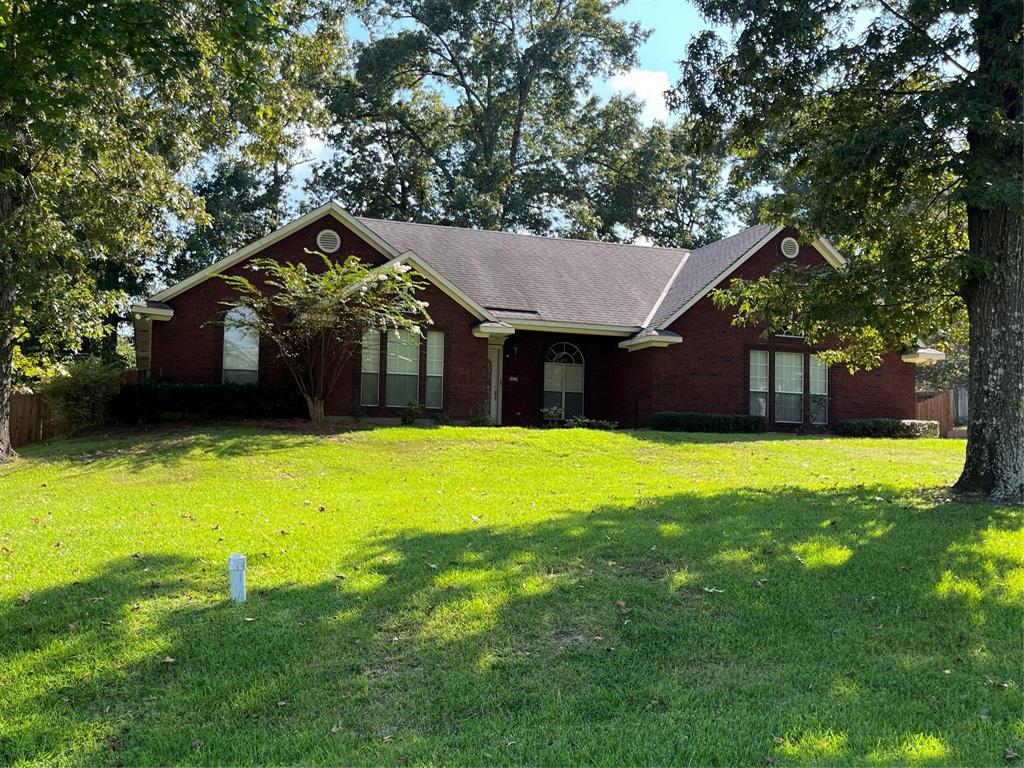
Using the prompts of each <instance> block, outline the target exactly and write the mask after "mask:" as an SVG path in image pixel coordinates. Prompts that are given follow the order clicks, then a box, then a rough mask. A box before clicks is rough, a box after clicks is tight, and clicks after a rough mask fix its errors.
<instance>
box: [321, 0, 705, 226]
mask: <svg viewBox="0 0 1024 768" xmlns="http://www.w3.org/2000/svg"><path fill="white" fill-rule="evenodd" d="M620 5H621V3H620V2H618V0H568V1H567V2H566V1H561V0H539V1H538V0H466V1H465V2H458V3H450V2H435V1H434V0H371V1H370V2H367V3H366V5H365V8H364V13H363V19H364V21H365V23H366V24H367V26H368V28H369V40H368V41H367V42H366V43H361V44H358V45H357V46H356V49H355V64H354V69H353V71H352V72H351V73H350V74H346V75H345V76H342V77H340V78H339V80H338V82H337V83H335V84H334V85H333V86H332V87H331V89H330V91H329V95H328V97H327V102H328V104H329V107H330V110H331V112H332V115H333V120H334V128H333V129H332V131H331V141H332V144H333V147H334V149H335V155H334V157H333V158H332V159H331V161H330V162H328V163H325V164H323V165H322V166H320V167H319V168H317V170H316V174H315V176H314V179H313V181H312V183H311V188H312V189H313V190H314V192H315V194H316V195H317V196H318V197H319V198H326V197H334V198H335V199H337V200H339V201H340V202H341V204H342V205H344V206H345V207H346V208H347V209H349V210H352V211H353V212H357V213H360V214H363V215H367V216H375V217H383V218H394V219H403V220H416V221H428V222H436V223H442V224H455V225H459V226H470V227H480V228H484V229H508V230H517V231H527V232H534V233H538V234H548V233H552V232H560V233H562V234H567V235H571V236H574V237H586V238H600V239H605V240H619V239H622V238H626V239H631V238H633V237H638V236H646V237H649V238H651V239H653V240H655V241H656V242H659V243H663V244H677V245H689V244H691V243H693V242H701V241H704V240H707V239H709V238H711V239H713V238H714V237H715V236H716V235H717V234H718V228H719V227H720V226H721V216H720V212H719V211H718V210H717V209H716V207H715V202H716V201H717V200H718V197H717V190H718V188H719V187H720V173H719V171H720V166H721V153H719V154H718V155H717V156H716V155H714V154H713V153H711V152H709V151H707V148H703V150H704V151H702V152H695V151H694V148H693V147H692V146H691V144H690V142H689V141H688V128H687V127H686V126H684V125H682V124H680V125H678V126H676V127H674V128H672V129H669V128H666V127H665V126H664V125H655V126H653V127H651V128H649V129H648V128H646V127H645V126H643V125H642V124H641V122H640V120H639V114H640V112H641V105H640V103H639V102H638V101H637V100H636V99H634V98H632V97H628V98H623V97H616V98H613V99H611V101H610V102H609V103H608V104H605V105H603V104H601V101H600V100H599V99H598V98H597V97H595V96H594V95H593V93H592V88H591V83H592V79H593V78H594V77H595V76H602V75H609V74H611V73H613V72H616V71H621V70H623V69H628V68H629V67H631V66H634V65H635V64H636V48H637V45H638V44H639V43H641V42H642V41H643V40H644V39H645V38H646V36H647V35H646V33H644V32H642V31H641V30H640V29H639V27H638V26H637V25H635V24H630V23H626V22H623V21H621V20H619V19H617V18H616V16H615V11H616V10H617V9H618V8H619V7H620Z"/></svg>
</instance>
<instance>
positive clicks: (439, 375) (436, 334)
mask: <svg viewBox="0 0 1024 768" xmlns="http://www.w3.org/2000/svg"><path fill="white" fill-rule="evenodd" d="M431 336H433V337H435V338H437V337H440V339H441V372H440V373H431V372H430V349H431V344H430V338H431ZM426 341H427V344H426V355H427V359H426V366H425V370H424V371H423V376H424V384H426V383H427V381H428V380H429V379H440V380H441V402H440V403H438V404H437V405H427V391H426V387H425V386H424V390H423V407H424V408H428V409H430V410H432V411H440V410H442V409H443V408H444V351H445V350H444V331H440V330H428V331H427V339H426Z"/></svg>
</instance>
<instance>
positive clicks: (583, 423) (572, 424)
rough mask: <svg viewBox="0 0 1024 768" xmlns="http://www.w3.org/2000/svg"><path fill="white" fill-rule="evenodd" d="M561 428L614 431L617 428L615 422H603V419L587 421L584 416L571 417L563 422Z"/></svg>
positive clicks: (617, 424)
mask: <svg viewBox="0 0 1024 768" xmlns="http://www.w3.org/2000/svg"><path fill="white" fill-rule="evenodd" d="M562 426H563V427H568V428H569V429H604V430H615V429H618V428H619V422H617V421H605V420H603V419H588V418H587V417H586V416H572V417H571V418H568V419H566V420H565V422H564V423H563V424H562Z"/></svg>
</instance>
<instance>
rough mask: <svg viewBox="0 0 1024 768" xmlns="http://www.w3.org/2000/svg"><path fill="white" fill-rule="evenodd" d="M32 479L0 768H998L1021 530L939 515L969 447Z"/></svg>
mask: <svg viewBox="0 0 1024 768" xmlns="http://www.w3.org/2000/svg"><path fill="white" fill-rule="evenodd" d="M25 454H26V455H25V457H24V458H23V459H21V460H19V461H18V462H17V463H16V464H15V465H14V466H13V467H10V468H5V469H0V641H2V642H0V761H2V762H4V763H23V762H24V763H39V764H43V763H45V764H52V763H66V764H83V763H87V764H128V765H134V764H147V765H152V764H169V763H176V764H177V763H195V764H199V763H217V764H225V763H230V764H239V763H256V762H258V763H275V764H282V763H360V764H381V765H395V764H413V765H415V764H428V763H453V762H455V763H462V764H520V763H534V764H545V765H561V764H567V763H594V764H606V765H620V764H637V763H665V764H668V763H673V764H676V763H691V762H693V763H700V764H723V765H731V764H763V763H764V761H765V760H766V758H769V759H770V760H772V761H774V763H775V764H777V765H788V764H794V765H804V764H814V765H822V764H854V763H856V764H864V763H870V764H880V765H889V764H935V765H947V764H963V765H978V764H1001V763H1003V762H1004V760H1003V750H1004V749H1008V748H1009V749H1013V750H1014V751H1017V752H1024V749H1022V748H1021V747H1022V746H1024V696H1022V692H1021V684H1022V682H1024V680H1022V671H1021V664H1022V661H1021V659H1022V655H1021V653H1022V650H1024V648H1022V646H1024V639H1022V638H1024V526H1022V519H1021V512H1020V510H1015V509H1010V508H998V507H992V506H988V505H967V504H959V503H952V502H950V501H949V500H948V499H947V498H946V497H945V493H944V490H943V488H944V487H945V486H946V485H948V484H949V483H950V482H952V481H953V480H954V479H955V477H956V474H957V471H958V469H959V465H960V463H961V462H962V456H963V443H962V442H954V441H931V440H924V441H913V442H898V441H884V440H877V441H867V440H831V439H817V438H809V439H795V438H782V437H778V436H770V437H765V436H731V435H707V436H698V435H677V434H671V435H670V434H660V433H635V434H630V433H615V434H612V433H594V432H587V431H583V430H558V431H531V430H516V429H500V430H497V429H465V428H440V429H415V428H393V429H379V430H373V431H365V432H354V433H348V434H342V435H338V436H334V437H325V436H310V435H303V434H296V433H281V432H273V431H269V430H261V429H245V428H231V429H203V430H200V431H178V432H159V433H155V434H152V435H148V436H139V435H121V436H111V437H96V438H89V439H81V440H60V441H54V442H51V443H49V444H45V445H41V446H35V447H33V448H32V449H31V450H27V451H26V452H25ZM234 551H241V552H245V553H247V554H248V555H249V558H250V567H249V585H250V599H249V601H248V602H247V603H246V604H245V605H242V606H237V605H232V604H230V603H227V602H226V600H225V596H226V588H227V582H226V573H225V562H226V558H227V555H228V554H230V553H231V552H234Z"/></svg>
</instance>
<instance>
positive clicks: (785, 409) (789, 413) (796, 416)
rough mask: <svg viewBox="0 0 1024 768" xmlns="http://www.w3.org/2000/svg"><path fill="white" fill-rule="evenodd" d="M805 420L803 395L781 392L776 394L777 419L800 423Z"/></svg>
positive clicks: (778, 420)
mask: <svg viewBox="0 0 1024 768" xmlns="http://www.w3.org/2000/svg"><path fill="white" fill-rule="evenodd" d="M803 420H804V398H803V395H793V394H787V393H783V392H780V393H778V394H776V395H775V421H777V422H785V423H787V424H800V423H801V422H803Z"/></svg>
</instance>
